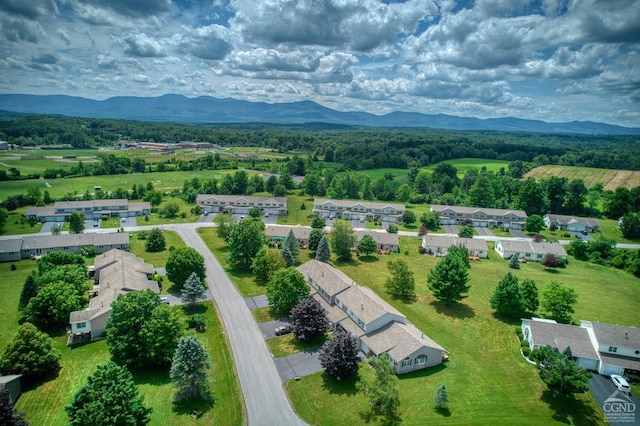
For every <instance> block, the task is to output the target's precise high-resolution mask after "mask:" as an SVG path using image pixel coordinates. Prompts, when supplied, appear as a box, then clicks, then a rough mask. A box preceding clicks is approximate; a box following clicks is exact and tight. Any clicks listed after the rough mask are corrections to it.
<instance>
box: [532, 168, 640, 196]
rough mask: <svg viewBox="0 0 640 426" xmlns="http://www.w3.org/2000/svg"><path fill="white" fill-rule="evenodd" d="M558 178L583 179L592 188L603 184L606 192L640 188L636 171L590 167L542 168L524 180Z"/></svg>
mask: <svg viewBox="0 0 640 426" xmlns="http://www.w3.org/2000/svg"><path fill="white" fill-rule="evenodd" d="M550 176H558V177H564V178H567V179H569V180H573V179H582V180H583V181H584V183H585V185H586V186H587V188H591V187H592V186H594V185H595V184H597V183H601V184H602V185H603V186H604V189H606V190H612V191H613V190H615V189H616V188H618V187H624V188H629V189H631V188H634V187H636V186H640V172H639V171H634V170H612V169H594V168H589V167H573V166H540V167H536V168H535V169H533V170H531V171H529V172H528V173H527V174H525V175H524V178H525V179H526V178H528V177H532V178H534V179H536V180H539V179H542V178H546V177H550Z"/></svg>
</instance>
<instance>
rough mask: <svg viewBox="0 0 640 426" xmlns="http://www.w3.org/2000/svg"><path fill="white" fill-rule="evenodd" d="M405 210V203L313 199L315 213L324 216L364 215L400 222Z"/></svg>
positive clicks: (354, 217) (345, 217)
mask: <svg viewBox="0 0 640 426" xmlns="http://www.w3.org/2000/svg"><path fill="white" fill-rule="evenodd" d="M404 211H405V206H404V204H392V203H377V202H373V201H363V200H332V199H327V198H316V199H315V200H313V213H314V214H318V215H320V216H322V217H336V218H341V219H348V220H352V219H353V220H355V219H360V217H361V216H364V217H365V219H366V220H381V221H384V222H400V221H401V219H402V214H403V213H404Z"/></svg>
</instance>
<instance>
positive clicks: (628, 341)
mask: <svg viewBox="0 0 640 426" xmlns="http://www.w3.org/2000/svg"><path fill="white" fill-rule="evenodd" d="M591 325H592V327H593V332H594V334H595V335H596V338H597V339H598V342H599V343H600V344H606V345H610V346H624V347H628V348H640V329H639V328H637V327H626V326H621V325H613V324H604V323H601V322H593V321H592V322H591Z"/></svg>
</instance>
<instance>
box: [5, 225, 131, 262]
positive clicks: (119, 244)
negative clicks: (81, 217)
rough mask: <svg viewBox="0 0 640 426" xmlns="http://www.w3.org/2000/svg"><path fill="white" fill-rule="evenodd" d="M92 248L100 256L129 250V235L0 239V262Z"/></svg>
mask: <svg viewBox="0 0 640 426" xmlns="http://www.w3.org/2000/svg"><path fill="white" fill-rule="evenodd" d="M89 246H93V247H94V248H95V250H96V253H98V254H101V253H104V252H106V251H109V250H111V249H114V248H115V249H120V250H129V234H128V233H126V232H114V233H109V234H96V233H88V234H60V235H38V234H34V235H30V236H28V237H22V238H15V239H0V262H10V261H16V260H20V259H29V258H35V257H39V256H42V255H44V254H47V253H50V252H52V251H64V252H68V253H81V252H82V249H83V248H85V247H89Z"/></svg>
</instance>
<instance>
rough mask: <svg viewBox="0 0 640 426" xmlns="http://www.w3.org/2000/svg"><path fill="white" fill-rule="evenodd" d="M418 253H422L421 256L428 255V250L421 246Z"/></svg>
mask: <svg viewBox="0 0 640 426" xmlns="http://www.w3.org/2000/svg"><path fill="white" fill-rule="evenodd" d="M418 253H420V254H426V253H427V249H426V248H424V247H422V246H420V247H418Z"/></svg>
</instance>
